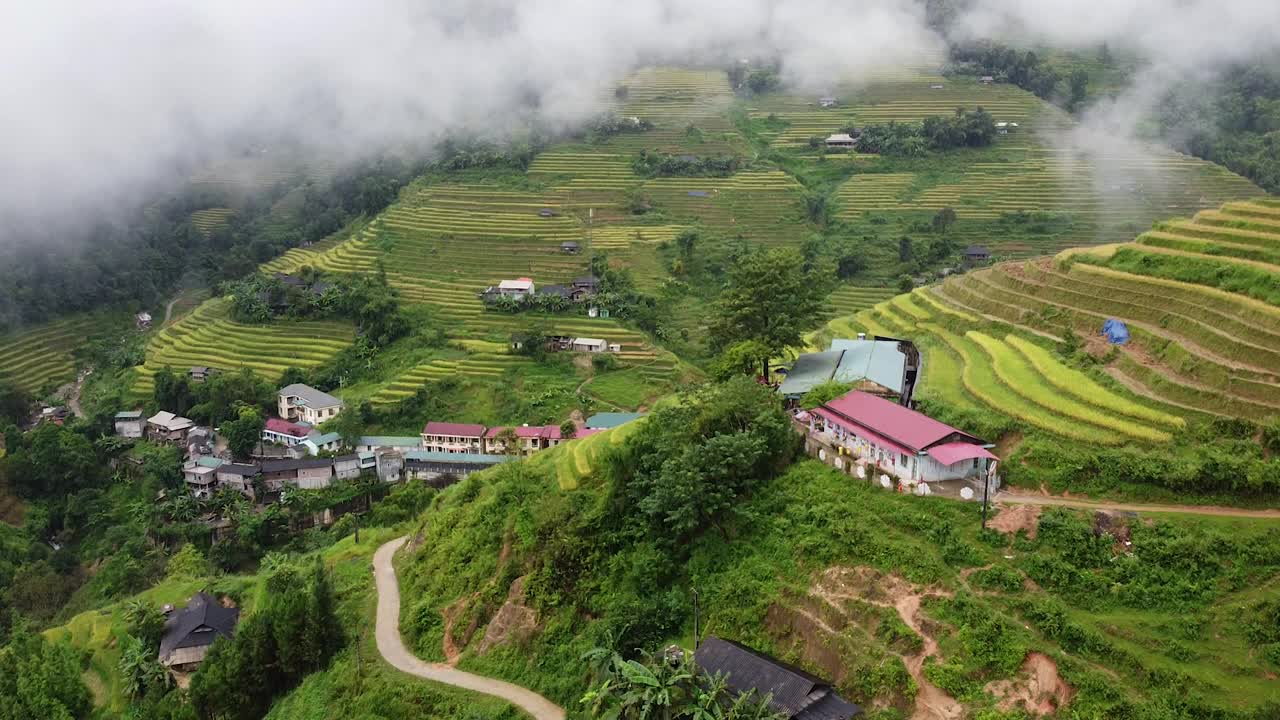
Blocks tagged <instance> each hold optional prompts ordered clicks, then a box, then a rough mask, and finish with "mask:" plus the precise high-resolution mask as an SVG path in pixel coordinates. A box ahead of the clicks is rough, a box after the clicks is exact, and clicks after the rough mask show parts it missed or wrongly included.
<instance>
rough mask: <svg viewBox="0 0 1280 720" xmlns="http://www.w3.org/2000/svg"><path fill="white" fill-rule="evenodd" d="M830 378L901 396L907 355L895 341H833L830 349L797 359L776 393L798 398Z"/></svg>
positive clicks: (831, 380) (905, 376)
mask: <svg viewBox="0 0 1280 720" xmlns="http://www.w3.org/2000/svg"><path fill="white" fill-rule="evenodd" d="M833 381H834V382H839V383H855V384H856V383H862V382H869V383H873V384H875V385H878V386H880V387H882V388H884V389H885V390H886V391H888V392H889V393H892V394H894V395H901V394H902V393H903V389H904V386H905V385H906V382H907V356H906V354H905V353H903V352H902V350H901V349H900V347H899V343H898V341H896V340H832V341H831V349H830V350H827V351H825V352H817V353H808V354H805V355H801V356H800V357H798V358H796V361H795V363H794V364H792V366H791V370H790V371H789V372H788V373H787V379H786V380H784V381H783V383H782V385H781V386H779V387H778V392H780V393H782V395H783V396H784V397H787V398H792V399H797V398H800V397H802V396H803V395H804V394H805V393H807V392H809V391H810V390H812V389H814V388H815V387H817V386H819V385H821V384H823V383H826V382H833Z"/></svg>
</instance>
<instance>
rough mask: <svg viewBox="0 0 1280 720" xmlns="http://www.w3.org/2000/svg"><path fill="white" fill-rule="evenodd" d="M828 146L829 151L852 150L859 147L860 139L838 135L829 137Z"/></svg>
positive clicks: (843, 134)
mask: <svg viewBox="0 0 1280 720" xmlns="http://www.w3.org/2000/svg"><path fill="white" fill-rule="evenodd" d="M826 144H827V148H829V149H837V148H839V149H845V150H851V149H853V148H854V147H856V146H857V144H858V139H857V138H855V137H854V136H852V135H850V134H849V133H836V134H834V135H829V136H828V137H827V140H826Z"/></svg>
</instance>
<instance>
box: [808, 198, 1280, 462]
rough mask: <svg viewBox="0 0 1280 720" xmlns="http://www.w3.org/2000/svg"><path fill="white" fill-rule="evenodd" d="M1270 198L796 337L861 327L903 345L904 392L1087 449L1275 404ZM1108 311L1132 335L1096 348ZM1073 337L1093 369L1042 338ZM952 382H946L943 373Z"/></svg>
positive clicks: (1252, 413) (1278, 384)
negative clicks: (918, 379)
mask: <svg viewBox="0 0 1280 720" xmlns="http://www.w3.org/2000/svg"><path fill="white" fill-rule="evenodd" d="M1275 248H1280V201H1277V200H1273V199H1259V200H1255V201H1252V202H1233V203H1227V204H1225V205H1224V206H1222V208H1221V209H1219V210H1206V211H1203V212H1201V213H1199V214H1197V215H1196V216H1195V217H1194V218H1192V219H1190V220H1173V221H1168V222H1162V223H1158V224H1157V225H1156V226H1155V229H1153V230H1152V231H1150V232H1148V233H1144V234H1142V235H1140V236H1138V238H1137V239H1136V240H1135V241H1134V242H1132V243H1127V244H1124V245H1113V246H1103V247H1098V248H1084V249H1080V250H1076V251H1067V252H1064V253H1062V254H1061V255H1059V256H1058V257H1056V258H1045V259H1041V260H1035V261H1021V262H1007V263H1003V264H1000V265H997V266H995V267H992V268H988V269H982V270H978V271H975V272H971V273H967V274H964V275H961V276H955V277H952V278H949V279H948V280H947V281H946V282H944V283H942V284H940V285H934V286H930V287H926V288H918V289H916V290H915V291H914V292H912V293H910V294H905V295H898V296H896V297H894V298H892V299H890V300H888V301H885V302H882V303H880V304H877V305H876V306H875V307H873V308H871V309H868V310H864V311H861V312H858V313H856V314H853V315H851V316H845V317H839V318H836V319H834V320H832V321H830V322H829V323H828V324H827V326H826V327H825V328H823V329H822V330H821V331H820V332H818V333H815V334H814V336H813V337H812V338H811V343H812V344H813V345H814V346H815V347H816V346H820V345H823V344H824V342H825V340H826V339H827V338H828V337H832V336H848V335H850V334H851V333H854V332H867V333H871V334H879V335H886V336H893V337H907V338H912V339H913V340H915V341H916V342H917V343H918V344H919V345H920V346H921V347H922V348H923V350H922V355H923V360H922V363H923V367H924V378H923V381H922V383H921V386H920V390H919V394H918V396H919V397H921V398H924V399H928V398H931V397H932V398H937V399H939V400H942V401H945V402H946V403H948V404H950V405H952V406H954V407H960V408H967V409H972V410H975V411H979V412H981V413H985V414H996V415H1002V416H1005V417H1009V418H1012V419H1014V420H1017V421H1019V422H1020V423H1021V424H1023V425H1025V426H1029V427H1031V428H1034V429H1037V430H1039V431H1042V432H1045V433H1048V434H1050V435H1057V436H1061V437H1067V438H1071V439H1074V440H1079V441H1082V442H1086V443H1090V444H1098V445H1127V444H1131V443H1134V442H1138V443H1161V442H1166V441H1168V440H1169V438H1170V433H1171V432H1173V431H1175V430H1177V429H1179V428H1181V427H1183V426H1184V423H1185V422H1186V421H1187V420H1188V419H1193V418H1205V417H1210V416H1218V415H1222V416H1231V417H1244V418H1251V419H1255V420H1265V419H1267V418H1270V417H1274V416H1276V415H1277V414H1280V330H1277V328H1280V308H1277V307H1276V305H1275V304H1274V301H1269V300H1268V299H1267V298H1268V297H1269V295H1268V293H1271V292H1274V290H1273V289H1272V288H1274V287H1275V277H1276V274H1277V273H1280V265H1277V264H1274V261H1272V262H1266V261H1262V260H1255V259H1253V258H1255V257H1259V255H1258V252H1259V251H1262V252H1264V253H1265V252H1267V251H1269V250H1271V249H1275ZM1109 318H1116V319H1119V320H1121V321H1123V322H1124V323H1126V325H1127V326H1128V329H1129V332H1130V335H1131V339H1130V341H1129V342H1128V343H1126V344H1121V345H1110V344H1108V343H1107V342H1106V340H1105V339H1104V338H1103V337H1102V336H1101V334H1100V333H1101V329H1102V325H1103V323H1104V322H1105V321H1106V320H1107V319H1109ZM1071 334H1073V335H1075V336H1077V337H1079V338H1083V342H1084V347H1085V349H1086V350H1087V351H1088V352H1089V353H1090V354H1091V355H1093V356H1094V357H1095V358H1096V362H1097V365H1096V366H1095V368H1093V369H1092V370H1090V371H1088V372H1086V371H1082V370H1079V369H1076V368H1073V367H1068V366H1067V365H1065V364H1064V363H1063V362H1062V361H1061V360H1060V359H1059V356H1057V355H1056V354H1055V353H1054V352H1052V348H1053V347H1054V346H1056V345H1058V344H1060V343H1061V342H1062V341H1063V340H1064V338H1067V336H1068V335H1071ZM957 379H959V380H960V382H956V380H957Z"/></svg>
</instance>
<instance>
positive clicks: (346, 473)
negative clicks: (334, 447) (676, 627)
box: [333, 453, 360, 480]
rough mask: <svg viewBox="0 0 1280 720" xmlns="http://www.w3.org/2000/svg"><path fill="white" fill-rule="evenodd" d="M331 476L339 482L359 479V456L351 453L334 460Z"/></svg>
mask: <svg viewBox="0 0 1280 720" xmlns="http://www.w3.org/2000/svg"><path fill="white" fill-rule="evenodd" d="M333 475H334V477H336V478H338V479H339V480H351V479H352V478H358V477H360V456H359V455H357V454H354V453H353V454H351V455H340V456H338V457H336V458H334V459H333Z"/></svg>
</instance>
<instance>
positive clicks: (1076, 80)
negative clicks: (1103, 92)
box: [1067, 68, 1089, 111]
mask: <svg viewBox="0 0 1280 720" xmlns="http://www.w3.org/2000/svg"><path fill="white" fill-rule="evenodd" d="M1070 87H1071V96H1070V97H1069V98H1068V99H1067V109H1068V110H1073V111H1074V110H1076V109H1077V108H1079V107H1080V105H1081V104H1082V103H1083V102H1084V101H1085V98H1087V97H1088V96H1089V72H1088V71H1087V70H1085V69H1084V68H1076V69H1075V70H1072V71H1071V85H1070Z"/></svg>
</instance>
